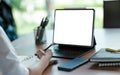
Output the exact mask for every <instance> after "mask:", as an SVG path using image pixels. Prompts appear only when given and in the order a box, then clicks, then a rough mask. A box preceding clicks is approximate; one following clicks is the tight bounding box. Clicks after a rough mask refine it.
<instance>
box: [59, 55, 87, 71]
mask: <svg viewBox="0 0 120 75" xmlns="http://www.w3.org/2000/svg"><path fill="white" fill-rule="evenodd" d="M87 61H88V59H84V58H79V57H77V58H74V59H72V60H70V61H68V62H66V63H63V64H61V65H59V66H58V69H59V70H63V71H71V70H74V69H76V68H77V67H79V66H80V65H83V64H85V63H86V62H87Z"/></svg>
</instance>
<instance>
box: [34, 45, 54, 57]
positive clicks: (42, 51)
mask: <svg viewBox="0 0 120 75" xmlns="http://www.w3.org/2000/svg"><path fill="white" fill-rule="evenodd" d="M52 45H53V43H52V44H50V45H49V46H48V47H47V48H45V49H43V50H42V49H38V50H39V51H40V52H41V53H42V54H44V55H45V52H44V51H47V50H48V48H50V47H51V46H52ZM35 56H37V54H35Z"/></svg>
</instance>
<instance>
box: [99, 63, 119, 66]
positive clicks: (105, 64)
mask: <svg viewBox="0 0 120 75" xmlns="http://www.w3.org/2000/svg"><path fill="white" fill-rule="evenodd" d="M98 66H99V67H110V66H115V67H120V62H106V63H98Z"/></svg>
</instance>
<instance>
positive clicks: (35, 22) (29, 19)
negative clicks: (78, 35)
mask: <svg viewBox="0 0 120 75" xmlns="http://www.w3.org/2000/svg"><path fill="white" fill-rule="evenodd" d="M11 5H12V12H13V16H14V19H15V23H16V25H17V34H18V35H23V34H27V33H30V32H33V29H34V28H35V27H37V26H39V25H40V22H41V20H42V18H43V17H44V16H46V15H48V16H49V18H51V21H50V22H49V24H48V26H47V29H52V26H53V23H52V22H53V21H52V18H53V16H54V15H53V14H54V13H53V12H54V9H58V8H94V9H95V11H96V16H95V28H102V27H103V0H11Z"/></svg>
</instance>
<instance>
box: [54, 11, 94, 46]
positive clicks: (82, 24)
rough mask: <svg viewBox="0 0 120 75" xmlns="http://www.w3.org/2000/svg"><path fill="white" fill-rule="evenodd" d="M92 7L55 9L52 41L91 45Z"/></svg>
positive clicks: (64, 43) (92, 29)
mask: <svg viewBox="0 0 120 75" xmlns="http://www.w3.org/2000/svg"><path fill="white" fill-rule="evenodd" d="M94 17H95V10H94V9H56V10H55V13H54V33H53V43H55V44H62V45H75V46H86V47H91V46H93V41H94V34H93V32H94Z"/></svg>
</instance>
